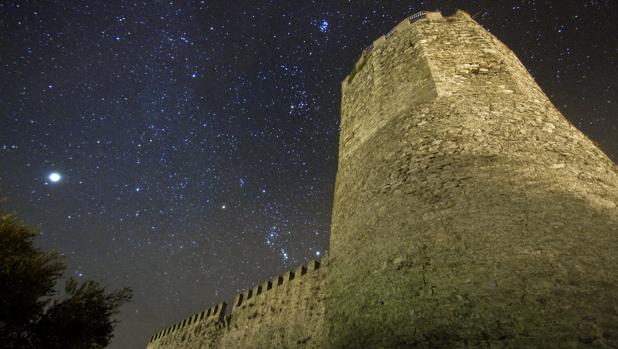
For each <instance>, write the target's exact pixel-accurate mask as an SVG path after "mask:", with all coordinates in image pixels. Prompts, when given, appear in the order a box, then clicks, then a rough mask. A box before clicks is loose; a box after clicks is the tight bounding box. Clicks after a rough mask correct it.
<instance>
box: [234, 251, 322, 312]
mask: <svg viewBox="0 0 618 349" xmlns="http://www.w3.org/2000/svg"><path fill="white" fill-rule="evenodd" d="M327 258H328V257H326V256H325V257H323V258H322V260H321V262H322V263H327ZM320 265H321V263H320V261H317V260H311V261H309V262H308V263H307V265H306V266H305V265H300V266H298V267H297V268H296V269H294V270H290V271H287V272H286V273H285V274H283V275H279V276H275V277H273V278H272V279H269V280H266V281H265V282H263V283H261V284H258V285H256V286H255V287H253V288H251V289H249V290H247V291H244V292H241V293H239V294H237V295H236V296H235V297H234V302H233V303H232V307H233V308H232V314H233V313H234V310H235V309H237V308H239V307H240V306H241V305H242V304H243V303H246V302H247V301H249V300H250V299H255V297H258V296H260V295H262V294H264V293H266V292H268V291H270V290H273V289H276V288H278V287H286V286H287V285H288V284H289V283H290V282H292V281H293V280H297V279H299V278H302V277H304V276H305V275H306V274H307V273H308V272H312V271H315V270H318V269H320Z"/></svg>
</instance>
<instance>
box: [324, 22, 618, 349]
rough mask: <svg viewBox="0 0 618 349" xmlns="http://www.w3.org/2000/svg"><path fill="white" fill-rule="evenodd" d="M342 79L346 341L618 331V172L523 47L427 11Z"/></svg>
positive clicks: (335, 231) (339, 297) (336, 246)
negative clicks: (540, 82) (528, 63)
mask: <svg viewBox="0 0 618 349" xmlns="http://www.w3.org/2000/svg"><path fill="white" fill-rule="evenodd" d="M513 30H517V28H514V29H513ZM342 89H343V97H342V115H341V135H340V148H339V169H338V172H337V179H336V188H335V199H334V209H333V218H332V233H331V234H332V235H331V242H330V270H329V275H328V277H327V284H326V290H327V294H328V297H327V303H326V323H327V324H328V325H327V327H328V331H329V335H328V340H329V341H330V347H331V348H410V347H415V348H416V347H418V348H464V347H471V348H483V347H487V348H489V347H491V348H498V347H500V348H580V347H595V348H610V347H612V348H616V347H618V209H617V207H616V203H618V170H617V168H616V165H615V164H614V163H613V162H612V161H611V160H610V159H609V158H608V157H607V156H606V155H605V154H603V152H601V151H600V150H599V149H598V148H597V147H596V146H595V145H594V144H593V143H592V142H591V141H590V140H589V139H587V138H586V137H585V136H584V135H583V134H582V133H581V132H580V131H578V130H577V129H576V128H575V127H574V126H573V125H571V124H570V123H569V122H568V121H567V120H566V119H565V118H564V117H563V116H562V115H561V114H560V112H558V110H556V108H555V107H554V106H553V105H552V103H551V102H550V101H549V99H548V98H547V97H546V96H545V94H544V93H543V92H542V91H541V89H540V88H539V87H538V86H537V84H536V83H535V82H534V80H533V79H532V77H531V76H530V74H529V73H528V72H527V71H526V69H525V68H524V66H523V65H522V64H521V62H520V61H519V60H518V59H517V57H516V56H515V55H514V54H513V52H511V51H510V50H509V49H508V48H507V47H506V46H504V45H503V44H502V43H500V42H499V41H498V40H497V39H496V38H495V37H493V36H492V35H491V34H490V33H488V32H487V31H485V30H484V29H483V28H482V27H481V26H480V25H479V24H477V23H476V22H475V21H474V20H472V19H471V18H470V16H468V15H467V14H465V13H462V12H459V13H457V14H455V15H453V16H451V17H448V18H443V17H442V16H441V15H440V14H439V13H421V14H418V15H416V16H413V17H411V18H410V19H407V20H405V21H403V22H402V23H400V24H399V25H398V26H397V27H396V28H394V29H393V31H391V32H389V33H388V34H387V35H386V36H383V37H381V38H379V39H378V40H376V41H375V42H374V43H373V45H372V46H370V47H368V48H367V49H366V50H365V52H364V53H363V55H362V56H361V58H360V60H359V61H358V63H357V64H356V67H355V69H354V71H353V72H352V73H351V74H350V75H349V76H348V77H347V78H346V79H345V81H344V82H343V86H342Z"/></svg>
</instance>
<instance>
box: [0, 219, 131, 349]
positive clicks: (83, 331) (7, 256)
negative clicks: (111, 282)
mask: <svg viewBox="0 0 618 349" xmlns="http://www.w3.org/2000/svg"><path fill="white" fill-rule="evenodd" d="M36 236H37V233H36V231H34V230H33V229H32V228H30V227H28V226H27V225H25V224H23V223H22V222H20V221H18V220H17V219H16V218H15V216H14V215H10V214H2V213H0V343H1V344H0V347H7V348H15V349H21V348H46V349H56V348H66V349H82V348H83V349H91V348H103V347H105V346H106V345H107V344H109V342H110V340H111V338H112V333H113V330H114V327H115V325H116V323H117V321H116V320H114V319H112V316H113V315H114V314H115V313H117V311H118V308H119V307H120V306H121V305H122V304H124V303H125V302H127V301H129V300H130V299H131V290H130V289H128V288H124V289H121V290H116V291H112V292H108V291H107V290H106V289H105V287H103V286H102V285H101V284H100V283H98V282H95V281H86V282H83V283H81V284H80V283H78V282H77V281H76V280H75V279H73V278H69V279H68V280H67V281H66V284H65V287H64V295H63V297H61V298H58V297H57V296H58V295H57V294H56V293H57V292H56V288H55V286H56V283H58V282H59V281H60V279H61V278H62V273H63V271H64V269H65V264H64V262H63V259H62V257H61V256H60V255H59V254H58V253H56V252H46V251H43V250H41V249H39V248H36V247H35V246H34V239H35V238H36Z"/></svg>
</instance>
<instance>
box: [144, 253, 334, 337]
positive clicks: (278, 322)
mask: <svg viewBox="0 0 618 349" xmlns="http://www.w3.org/2000/svg"><path fill="white" fill-rule="evenodd" d="M327 264H328V259H327V258H326V257H324V258H323V259H322V260H321V261H320V262H318V261H311V262H309V263H308V264H307V265H306V266H300V267H298V268H296V269H295V270H293V271H289V272H287V273H286V274H285V275H282V276H278V277H275V278H273V279H272V280H268V281H266V282H264V283H263V284H260V285H257V286H256V287H254V288H252V289H251V290H248V291H246V292H243V293H241V294H239V295H237V296H236V298H235V299H234V303H233V304H232V312H231V314H230V315H227V316H226V315H225V309H226V307H227V305H226V304H225V303H222V304H218V305H216V306H214V307H211V308H210V309H207V310H204V311H203V312H201V313H198V314H195V315H193V316H191V317H189V318H188V319H185V320H183V321H181V322H179V323H177V324H174V325H172V326H170V327H169V328H167V329H165V330H162V331H159V332H157V333H156V334H155V335H153V336H152V338H151V339H150V342H149V343H148V347H147V348H148V349H162V348H167V349H172V348H173V349H177V348H196V349H207V348H316V349H317V348H323V347H324V344H323V340H324V337H325V336H324V333H323V330H324V329H325V328H326V327H325V326H324V304H325V302H324V297H325V295H324V275H325V272H326V270H327Z"/></svg>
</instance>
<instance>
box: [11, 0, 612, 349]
mask: <svg viewBox="0 0 618 349" xmlns="http://www.w3.org/2000/svg"><path fill="white" fill-rule="evenodd" d="M455 8H461V9H464V10H466V11H468V12H469V13H471V14H473V15H474V17H475V18H476V19H477V20H478V21H479V22H481V23H482V24H483V25H484V26H485V27H486V28H487V29H488V30H489V31H491V32H492V33H494V34H495V35H497V36H498V37H499V38H500V39H501V40H503V41H504V42H505V43H506V44H507V45H509V46H510V47H511V48H512V49H513V50H514V51H515V52H516V54H518V56H519V57H520V58H521V59H522V61H523V62H524V64H525V65H526V66H527V67H528V69H530V72H531V73H532V74H533V76H534V77H535V79H536V80H537V81H538V82H539V84H540V85H541V87H542V88H543V89H544V90H545V91H546V93H547V94H548V96H549V97H550V99H552V101H553V102H554V103H555V104H556V106H557V107H558V108H559V109H560V110H561V111H562V112H563V113H564V114H565V116H566V117H567V118H569V119H570V121H571V122H572V123H573V124H574V125H576V126H577V127H578V128H580V129H581V130H582V131H583V132H585V133H586V134H587V135H589V136H590V137H591V138H592V139H593V140H595V141H596V142H597V143H598V144H599V145H600V147H601V148H602V149H604V150H605V151H606V152H607V153H608V154H609V155H610V156H611V157H612V158H613V159H616V158H618V137H617V132H616V131H617V124H618V122H617V120H616V119H615V118H616V111H617V108H616V104H617V102H618V101H617V100H616V81H618V70H617V69H616V67H617V66H618V65H617V64H616V63H617V62H616V57H618V44H617V39H616V37H615V33H616V32H618V24H617V23H618V22H616V21H615V17H616V15H618V5H617V4H616V2H615V1H611V0H606V1H603V0H595V1H593V0H585V1H560V2H558V1H540V0H537V1H533V0H526V1H523V0H522V1H493V0H491V1H490V0H487V1H388V2H387V1H377V0H376V1H362V2H358V3H357V2H355V1H343V0H340V1H302V2H298V1H277V2H275V1H260V2H257V1H225V2H224V1H195V2H189V1H167V2H165V1H152V2H124V1H85V2H72V1H53V2H35V1H3V2H0V45H1V51H0V52H2V54H0V92H1V93H0V197H5V198H6V200H5V201H4V202H3V203H2V209H3V210H14V211H16V212H18V213H19V214H20V216H21V217H22V218H23V219H25V220H26V221H27V222H29V223H30V224H33V225H38V226H39V227H40V229H41V236H40V238H39V239H38V244H39V245H40V246H41V247H44V248H53V249H58V250H59V251H60V252H61V253H62V254H63V255H65V256H66V258H67V263H68V273H69V274H70V275H72V276H75V277H77V278H82V279H86V278H89V279H96V280H102V281H103V282H104V283H105V284H106V285H107V286H109V287H110V288H118V287H122V286H130V287H132V288H133V289H134V291H135V298H134V301H133V302H132V303H131V304H129V305H127V306H125V307H124V308H123V309H122V312H121V314H120V315H119V319H120V320H121V321H122V322H121V324H120V325H119V327H118V330H117V332H116V338H115V340H114V342H113V343H112V345H111V347H112V348H138V347H143V346H144V345H145V341H146V340H147V338H148V337H149V336H150V335H151V334H152V333H153V332H154V331H155V330H157V329H160V328H162V327H163V326H165V325H166V324H169V323H171V322H172V321H176V320H179V319H181V318H183V317H185V316H187V315H189V314H191V313H193V312H196V311H198V310H200V309H202V308H205V307H207V306H209V305H211V304H213V303H215V302H220V301H224V300H228V301H229V299H231V298H232V297H233V295H234V294H235V293H236V292H239V291H241V290H243V289H245V288H247V287H251V286H252V285H253V284H255V283H257V282H261V281H263V280H265V279H267V278H268V277H270V276H273V275H276V274H278V273H282V272H284V271H286V270H287V269H289V268H291V267H294V266H295V265H296V264H298V263H301V262H304V261H307V260H309V259H312V258H319V257H320V256H322V255H324V254H325V253H327V251H328V237H329V225H330V210H331V207H332V195H333V188H334V178H335V171H336V166H337V145H338V122H339V100H340V97H341V95H340V81H341V80H343V78H344V77H345V76H346V74H347V73H348V72H349V71H350V70H351V68H352V67H353V65H354V63H355V61H356V59H357V58H358V56H359V54H360V52H361V50H362V48H364V47H366V46H367V45H368V44H369V43H371V41H373V39H375V38H377V37H378V36H379V35H381V34H383V33H386V32H388V31H389V30H390V29H391V28H392V27H393V26H394V25H395V24H397V23H398V22H399V21H400V20H402V19H403V18H405V17H406V16H408V15H410V14H412V13H415V12H418V11H420V10H433V9H441V10H442V11H443V12H446V13H449V12H452V11H453V10H454V9H455Z"/></svg>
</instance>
